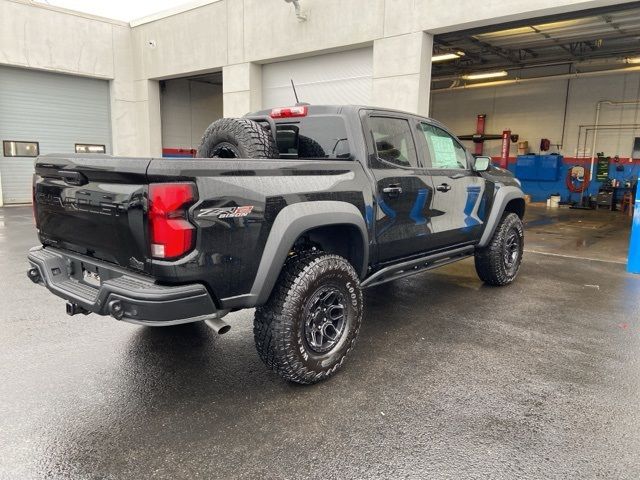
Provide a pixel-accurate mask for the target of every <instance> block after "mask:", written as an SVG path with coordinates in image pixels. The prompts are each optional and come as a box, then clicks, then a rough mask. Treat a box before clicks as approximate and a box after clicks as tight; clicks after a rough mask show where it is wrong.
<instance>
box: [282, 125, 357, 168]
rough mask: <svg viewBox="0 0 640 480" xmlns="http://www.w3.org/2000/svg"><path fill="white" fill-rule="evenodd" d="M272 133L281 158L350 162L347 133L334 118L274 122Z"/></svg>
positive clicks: (343, 126) (344, 127)
mask: <svg viewBox="0 0 640 480" xmlns="http://www.w3.org/2000/svg"><path fill="white" fill-rule="evenodd" d="M276 132H277V134H276V138H277V140H278V150H279V151H280V157H281V158H328V159H342V160H346V159H349V158H351V150H350V147H349V140H348V138H347V129H346V126H345V123H344V120H343V119H342V117H339V116H337V115H327V116H321V115H320V116H313V117H305V118H295V119H292V120H291V121H287V122H278V123H277V124H276Z"/></svg>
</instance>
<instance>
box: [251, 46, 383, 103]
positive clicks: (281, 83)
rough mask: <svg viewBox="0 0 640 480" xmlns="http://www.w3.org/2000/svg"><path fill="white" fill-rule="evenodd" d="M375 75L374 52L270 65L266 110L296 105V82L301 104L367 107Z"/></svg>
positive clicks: (264, 86)
mask: <svg viewBox="0 0 640 480" xmlns="http://www.w3.org/2000/svg"><path fill="white" fill-rule="evenodd" d="M372 72H373V50H372V49H371V48H360V49H357V50H349V51H346V52H336V53H328V54H324V55H317V56H313V57H306V58H299V59H296V60H287V61H284V62H277V63H270V64H267V65H264V66H263V67H262V106H263V107H264V108H271V107H278V106H285V105H293V104H294V103H295V97H294V95H293V91H292V90H291V80H292V79H293V81H294V83H295V84H296V90H297V91H298V97H299V98H300V101H301V102H309V103H313V104H360V105H367V104H370V103H371V78H372Z"/></svg>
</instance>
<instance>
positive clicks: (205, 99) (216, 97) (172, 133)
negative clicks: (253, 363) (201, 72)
mask: <svg viewBox="0 0 640 480" xmlns="http://www.w3.org/2000/svg"><path fill="white" fill-rule="evenodd" d="M160 111H161V117H162V147H163V148H186V149H190V148H198V145H199V144H200V139H201V138H202V134H203V133H204V131H205V129H206V128H207V127H208V126H209V124H210V123H211V122H213V121H214V120H217V119H218V118H221V117H222V86H221V85H212V84H210V83H205V82H202V81H198V80H188V79H176V80H167V81H165V82H164V87H163V88H161V90H160Z"/></svg>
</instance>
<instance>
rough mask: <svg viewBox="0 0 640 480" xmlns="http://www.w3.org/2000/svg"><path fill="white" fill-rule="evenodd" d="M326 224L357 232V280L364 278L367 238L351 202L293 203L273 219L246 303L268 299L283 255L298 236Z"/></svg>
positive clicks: (256, 303)
mask: <svg viewBox="0 0 640 480" xmlns="http://www.w3.org/2000/svg"><path fill="white" fill-rule="evenodd" d="M329 225H351V226H355V227H356V228H358V230H359V231H360V233H361V235H362V249H363V251H362V253H363V255H362V265H359V266H356V272H357V273H358V275H359V276H360V278H361V279H362V278H364V276H365V275H366V272H367V267H368V263H369V241H368V238H369V237H368V234H367V226H366V223H365V221H364V217H363V215H362V213H361V212H360V211H359V210H358V209H357V208H356V207H355V205H352V204H350V203H346V202H339V201H331V200H326V201H325V200H322V201H316V202H301V203H295V204H293V205H288V206H286V207H285V208H283V209H282V210H281V211H280V213H279V214H278V216H277V217H276V219H275V221H274V222H273V225H272V227H271V231H270V232H269V237H268V238H267V241H266V243H265V246H264V249H263V251H262V258H261V259H260V264H259V266H258V271H257V273H256V277H255V279H254V281H253V285H252V287H251V293H250V294H249V297H250V299H249V303H251V304H252V305H253V306H256V305H263V304H264V303H265V302H266V301H267V300H268V299H269V296H270V295H271V291H272V290H273V287H274V286H275V284H276V281H277V280H278V276H279V275H280V272H281V270H282V267H283V266H284V263H285V261H286V259H287V256H288V255H289V252H290V251H291V248H292V247H293V244H294V243H295V241H296V240H297V239H298V238H299V237H300V235H302V234H304V233H305V232H307V231H309V230H312V229H314V228H317V227H323V226H329ZM358 267H359V268H358Z"/></svg>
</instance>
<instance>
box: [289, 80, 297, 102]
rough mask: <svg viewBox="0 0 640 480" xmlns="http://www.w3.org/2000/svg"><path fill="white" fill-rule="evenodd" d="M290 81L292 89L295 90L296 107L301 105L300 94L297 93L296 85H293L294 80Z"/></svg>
mask: <svg viewBox="0 0 640 480" xmlns="http://www.w3.org/2000/svg"><path fill="white" fill-rule="evenodd" d="M289 80H291V88H293V96H294V97H296V105H297V104H299V103H300V100H299V99H298V92H296V84H295V83H293V78H290V79H289Z"/></svg>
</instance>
